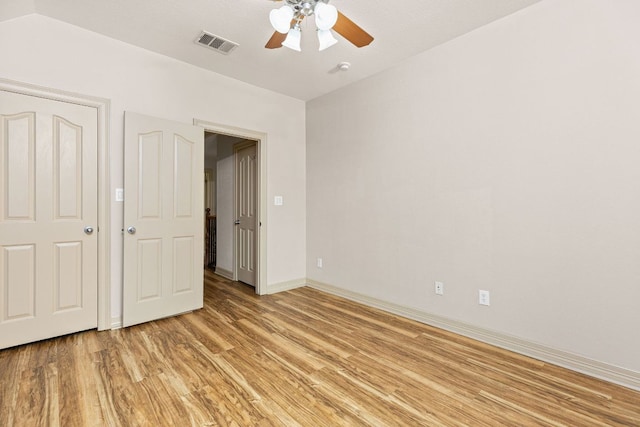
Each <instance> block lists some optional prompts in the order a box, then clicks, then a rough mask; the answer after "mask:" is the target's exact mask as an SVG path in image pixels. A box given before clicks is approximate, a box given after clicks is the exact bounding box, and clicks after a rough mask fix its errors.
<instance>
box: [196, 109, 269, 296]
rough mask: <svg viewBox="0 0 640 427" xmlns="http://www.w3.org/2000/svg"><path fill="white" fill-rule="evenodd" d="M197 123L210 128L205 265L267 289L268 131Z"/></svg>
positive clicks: (259, 290)
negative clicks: (266, 148)
mask: <svg viewBox="0 0 640 427" xmlns="http://www.w3.org/2000/svg"><path fill="white" fill-rule="evenodd" d="M194 124H196V125H198V126H202V127H203V128H204V129H205V148H204V151H205V153H204V156H205V159H204V169H205V170H204V182H205V189H204V206H205V215H206V216H207V219H206V221H205V260H204V268H205V270H208V271H209V272H211V271H213V272H214V273H215V274H218V275H220V276H222V277H225V278H227V279H230V280H234V281H241V282H244V283H247V284H249V285H251V286H253V287H254V288H255V293H257V294H259V295H262V294H265V293H266V268H265V267H266V227H265V221H264V218H265V211H266V203H265V201H266V179H265V175H266V174H265V164H266V161H265V160H266V156H265V154H264V150H265V142H266V135H265V134H263V133H259V132H253V131H248V130H243V129H237V128H229V127H226V126H223V125H217V124H214V123H210V122H203V121H199V120H194ZM251 150H253V151H251Z"/></svg>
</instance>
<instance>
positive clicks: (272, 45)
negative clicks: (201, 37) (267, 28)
mask: <svg viewBox="0 0 640 427" xmlns="http://www.w3.org/2000/svg"><path fill="white" fill-rule="evenodd" d="M286 38H287V35H286V34H282V33H279V32H277V31H274V32H273V35H272V36H271V38H270V39H269V41H268V42H267V44H266V45H264V47H266V48H267V49H278V48H279V47H282V42H283V41H284V39H286Z"/></svg>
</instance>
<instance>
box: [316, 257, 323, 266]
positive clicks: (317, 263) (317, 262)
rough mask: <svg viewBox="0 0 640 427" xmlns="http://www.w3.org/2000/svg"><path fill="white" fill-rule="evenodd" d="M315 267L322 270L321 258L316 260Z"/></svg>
mask: <svg viewBox="0 0 640 427" xmlns="http://www.w3.org/2000/svg"><path fill="white" fill-rule="evenodd" d="M316 265H317V266H318V268H322V258H318V259H317V260H316Z"/></svg>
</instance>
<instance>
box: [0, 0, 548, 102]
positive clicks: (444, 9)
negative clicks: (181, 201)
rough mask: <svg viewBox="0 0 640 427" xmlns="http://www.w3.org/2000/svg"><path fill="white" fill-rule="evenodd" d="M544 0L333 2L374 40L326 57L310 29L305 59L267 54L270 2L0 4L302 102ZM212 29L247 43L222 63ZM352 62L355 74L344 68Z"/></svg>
mask: <svg viewBox="0 0 640 427" xmlns="http://www.w3.org/2000/svg"><path fill="white" fill-rule="evenodd" d="M538 1H540V0H404V1H392V0H387V1H382V0H331V4H333V5H334V6H336V7H337V8H338V10H340V11H341V12H342V13H344V14H345V15H346V16H348V17H349V18H351V19H352V20H353V21H354V22H355V23H357V24H358V25H359V26H361V27H362V28H363V29H364V30H366V31H367V32H369V33H370V34H371V35H372V36H373V37H374V38H375V40H374V41H373V43H372V44H371V45H369V46H367V47H363V48H360V49H358V48H356V47H355V46H353V45H352V44H350V43H349V42H348V41H346V40H345V39H343V38H342V37H340V36H339V35H336V38H337V39H338V40H339V42H338V44H336V45H334V46H332V47H330V48H329V49H327V50H325V51H323V52H318V50H317V49H318V48H317V38H316V37H315V24H314V23H313V21H312V20H310V19H307V20H305V21H303V27H302V38H303V40H302V52H295V51H292V50H290V49H287V48H280V49H273V50H269V49H265V48H264V45H265V43H266V42H267V40H268V39H269V38H270V37H271V34H273V29H272V28H271V25H270V24H269V18H268V15H269V11H270V10H271V9H273V8H275V7H279V6H280V5H282V4H283V3H275V2H273V1H270V0H1V1H0V21H2V20H5V19H10V18H14V17H18V16H21V15H24V14H27V13H39V14H42V15H46V16H49V17H52V18H55V19H58V20H61V21H65V22H68V23H70V24H73V25H77V26H79V27H83V28H86V29H88V30H91V31H95V32H97V33H101V34H104V35H106V36H109V37H112V38H114V39H117V40H121V41H123V42H126V43H130V44H133V45H136V46H140V47H143V48H145V49H148V50H151V51H154V52H158V53H161V54H163V55H167V56H170V57H173V58H176V59H179V60H181V61H184V62H188V63H191V64H193V65H196V66H198V67H202V68H205V69H208V70H211V71H215V72H217V73H220V74H223V75H226V76H229V77H233V78H235V79H238V80H241V81H244V82H247V83H250V84H253V85H256V86H260V87H263V88H266V89H270V90H273V91H275V92H279V93H282V94H285V95H289V96H292V97H294V98H298V99H301V100H310V99H313V98H315V97H318V96H320V95H323V94H325V93H328V92H331V91H333V90H335V89H338V88H339V87H342V86H345V85H347V84H349V83H352V82H355V81H357V80H360V79H363V78H365V77H367V76H370V75H373V74H376V73H378V72H380V71H382V70H384V69H386V68H389V67H392V66H394V65H396V64H398V63H399V62H401V61H403V60H404V59H406V58H409V57H410V56H413V55H415V54H417V53H419V52H422V51H425V50H427V49H430V48H432V47H434V46H436V45H439V44H441V43H444V42H446V41H448V40H451V39H453V38H455V37H457V36H460V35H462V34H465V33H467V32H469V31H472V30H474V29H476V28H478V27H481V26H483V25H485V24H488V23H489V22H492V21H495V20H497V19H500V18H502V17H504V16H506V15H509V14H511V13H513V12H516V11H518V10H520V9H523V8H525V7H527V6H529V5H532V4H534V3H537V2H538ZM201 30H205V31H208V32H211V33H213V34H216V35H218V36H220V37H223V38H226V39H228V40H231V41H234V42H236V43H239V44H240V46H239V47H238V48H237V49H235V50H234V51H233V52H232V53H231V54H229V55H223V54H220V53H218V52H215V51H213V50H210V49H207V48H205V47H202V46H200V45H197V44H195V43H194V40H195V39H196V38H197V36H198V35H199V34H200V32H201ZM342 61H348V62H350V63H351V64H352V66H351V69H350V70H349V71H348V72H337V68H336V66H337V64H338V63H339V62H342Z"/></svg>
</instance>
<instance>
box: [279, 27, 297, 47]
mask: <svg viewBox="0 0 640 427" xmlns="http://www.w3.org/2000/svg"><path fill="white" fill-rule="evenodd" d="M300 38H301V34H300V27H298V26H295V27H293V28H292V29H290V30H289V34H287V38H286V39H284V41H283V42H282V46H284V47H288V48H289V49H293V50H297V51H298V52H300V51H301V49H300Z"/></svg>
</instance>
